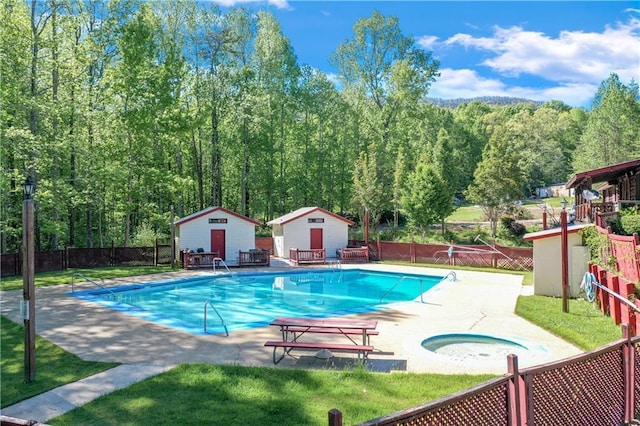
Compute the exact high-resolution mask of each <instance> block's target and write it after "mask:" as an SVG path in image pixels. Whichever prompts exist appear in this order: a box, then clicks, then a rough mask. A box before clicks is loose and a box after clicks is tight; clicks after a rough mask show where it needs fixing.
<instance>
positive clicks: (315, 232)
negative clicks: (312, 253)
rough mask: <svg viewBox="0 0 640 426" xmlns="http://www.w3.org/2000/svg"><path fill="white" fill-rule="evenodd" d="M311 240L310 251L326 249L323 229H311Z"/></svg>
mask: <svg viewBox="0 0 640 426" xmlns="http://www.w3.org/2000/svg"><path fill="white" fill-rule="evenodd" d="M310 232H311V234H310V238H311V244H310V247H309V248H310V249H321V248H324V247H323V246H322V228H311V229H310Z"/></svg>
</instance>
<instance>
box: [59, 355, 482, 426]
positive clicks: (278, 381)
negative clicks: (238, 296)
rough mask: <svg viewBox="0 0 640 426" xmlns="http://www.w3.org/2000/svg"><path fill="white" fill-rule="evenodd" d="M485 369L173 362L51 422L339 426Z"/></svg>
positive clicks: (475, 380) (471, 381)
mask: <svg viewBox="0 0 640 426" xmlns="http://www.w3.org/2000/svg"><path fill="white" fill-rule="evenodd" d="M491 377H493V376H489V375H475V376H464V375H436V374H403V373H400V374H381V373H371V372H368V371H365V370H364V369H361V368H356V369H354V370H349V371H318V370H294V369H280V368H262V367H241V366H228V365H227V366H223V365H202V364H193V365H180V366H178V367H176V368H174V369H172V370H170V371H168V372H166V373H163V374H161V375H159V376H156V377H153V378H150V379H147V380H145V381H143V382H140V383H137V384H134V385H132V386H129V387H127V388H125V389H122V390H119V391H116V392H113V393H111V394H109V395H106V396H103V397H101V398H99V399H97V400H95V401H94V402H91V403H89V404H87V405H85V406H83V407H80V408H77V409H75V410H73V411H72V412H69V413H67V414H65V415H63V416H60V417H57V418H55V419H53V420H51V421H49V422H48V423H50V424H52V425H70V424H91V425H122V424H130V425H138V424H148V425H176V424H207V425H225V426H230V425H261V426H268V425H274V426H276V425H278V426H283V425H291V426H294V425H295V426H298V425H326V424H327V420H328V412H329V410H331V409H333V408H338V409H339V410H340V411H341V412H342V413H343V421H344V424H345V425H349V424H354V423H357V422H362V421H366V420H370V419H373V418H376V417H379V416H382V415H386V414H390V413H392V412H394V411H398V410H401V409H405V408H409V407H412V406H415V405H418V404H421V403H424V402H425V401H430V400H433V399H435V398H439V397H442V396H445V395H449V394H452V393H454V392H456V391H459V390H462V389H465V388H468V387H471V386H473V385H476V384H479V383H481V382H484V381H486V380H488V379H490V378H491Z"/></svg>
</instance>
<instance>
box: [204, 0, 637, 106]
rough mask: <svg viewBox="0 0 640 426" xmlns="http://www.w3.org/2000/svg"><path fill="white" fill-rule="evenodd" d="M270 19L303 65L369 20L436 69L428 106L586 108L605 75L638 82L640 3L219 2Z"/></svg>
mask: <svg viewBox="0 0 640 426" xmlns="http://www.w3.org/2000/svg"><path fill="white" fill-rule="evenodd" d="M216 3H218V4H220V5H221V6H234V5H235V6H239V5H243V6H248V7H253V8H256V9H262V10H268V11H270V12H272V13H273V14H274V15H275V16H276V17H277V18H278V21H279V22H280V25H281V27H282V32H283V34H284V35H285V36H286V37H287V38H288V39H289V40H290V41H291V44H292V46H293V49H294V51H295V54H296V55H297V57H298V63H299V64H300V65H304V64H307V65H311V66H312V67H315V68H318V69H319V70H321V71H323V72H325V73H327V74H329V75H330V76H331V75H335V69H334V68H333V67H332V66H331V65H330V64H329V57H330V55H331V54H332V53H333V52H334V51H335V50H336V48H337V46H338V44H339V43H340V42H342V41H344V40H346V39H348V38H351V37H352V36H353V24H354V23H355V22H356V21H357V20H358V19H359V18H363V17H368V16H371V13H372V11H373V10H378V11H379V12H381V13H382V14H384V15H393V16H396V17H397V18H398V19H399V24H400V29H401V30H402V32H403V34H404V35H407V36H412V37H414V39H415V41H416V44H417V45H419V46H421V47H422V48H424V49H425V50H427V51H431V52H432V53H433V56H434V57H435V58H437V59H438V60H439V61H440V72H441V76H440V77H439V78H438V79H437V81H436V82H435V83H434V84H433V85H432V87H431V90H430V92H429V96H432V97H439V98H444V99H453V98H470V97H477V96H514V97H521V98H527V99H534V100H540V101H548V100H561V101H563V102H565V103H566V104H568V105H571V106H584V107H587V108H588V107H589V106H590V105H591V100H592V98H593V96H594V94H595V92H596V91H597V89H598V86H599V85H600V83H601V82H602V81H603V80H606V79H607V78H608V77H609V75H610V74H611V73H612V72H615V73H617V74H618V76H619V77H620V80H621V81H622V82H623V83H625V84H629V83H630V82H631V80H632V79H633V80H635V81H636V82H640V1H602V2H596V1H564V2H556V1H539V2H525V1H488V2H484V1H473V2H470V1H302V0H298V1H287V0H269V1H255V2H254V1H252V0H216Z"/></svg>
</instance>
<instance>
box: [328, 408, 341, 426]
mask: <svg viewBox="0 0 640 426" xmlns="http://www.w3.org/2000/svg"><path fill="white" fill-rule="evenodd" d="M329 426H342V413H341V412H340V410H338V409H337V408H334V409H332V410H331V411H329Z"/></svg>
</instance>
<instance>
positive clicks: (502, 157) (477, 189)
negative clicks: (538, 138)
mask: <svg viewBox="0 0 640 426" xmlns="http://www.w3.org/2000/svg"><path fill="white" fill-rule="evenodd" d="M520 160H521V156H520V151H519V150H518V148H517V147H516V146H515V145H514V144H512V143H511V141H510V139H509V138H508V136H507V134H506V133H505V132H504V130H503V129H495V132H494V135H493V136H492V137H491V139H489V143H488V144H487V146H486V147H485V149H484V151H483V154H482V161H481V162H480V164H478V167H477V168H476V171H475V173H474V175H473V183H472V184H471V185H470V186H469V188H468V189H467V191H466V195H467V197H468V198H469V199H470V200H471V201H472V202H474V203H476V204H479V205H480V206H482V210H483V212H484V214H485V216H486V218H487V220H488V221H489V222H490V226H491V236H492V237H494V238H495V236H496V230H497V226H498V219H499V218H500V215H501V214H502V213H503V212H504V210H505V207H506V205H507V204H508V203H511V202H513V201H515V200H518V199H520V198H522V187H523V181H524V176H523V175H522V169H521V168H520Z"/></svg>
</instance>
